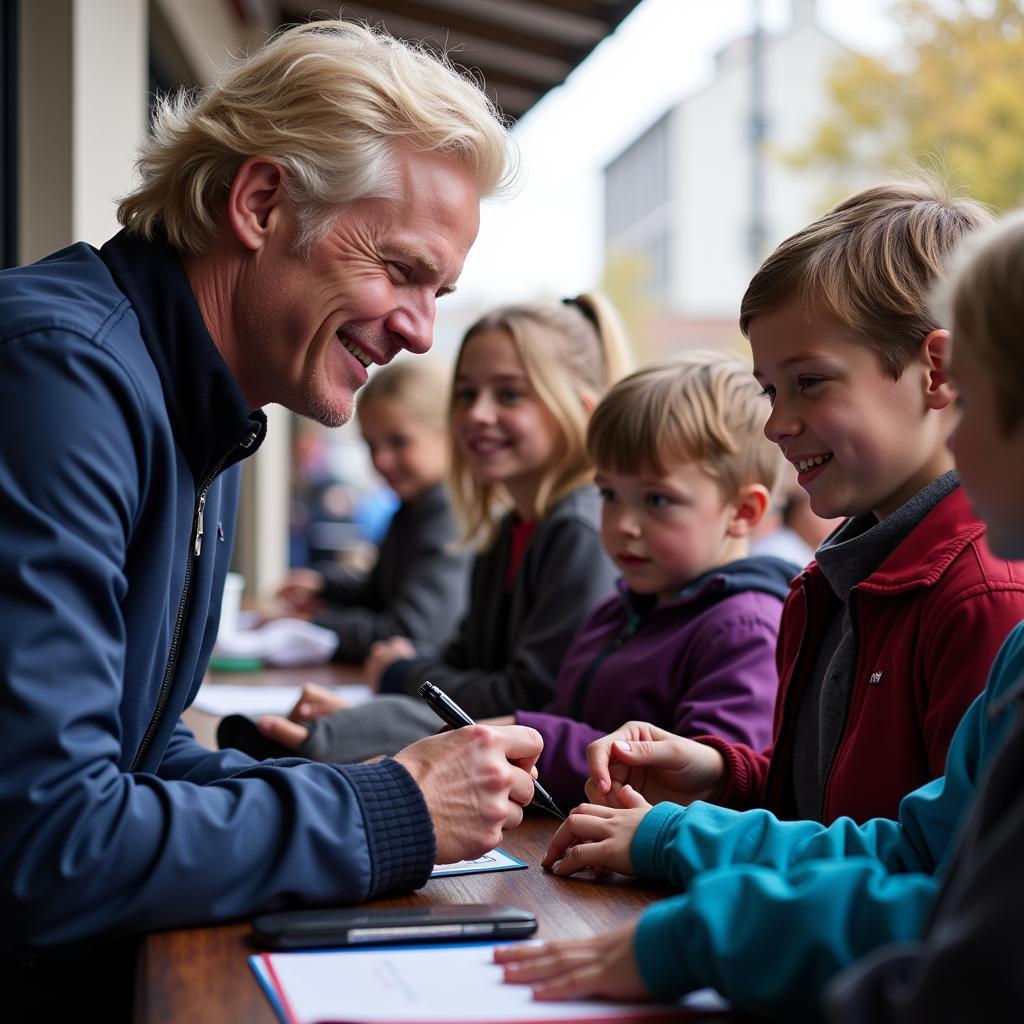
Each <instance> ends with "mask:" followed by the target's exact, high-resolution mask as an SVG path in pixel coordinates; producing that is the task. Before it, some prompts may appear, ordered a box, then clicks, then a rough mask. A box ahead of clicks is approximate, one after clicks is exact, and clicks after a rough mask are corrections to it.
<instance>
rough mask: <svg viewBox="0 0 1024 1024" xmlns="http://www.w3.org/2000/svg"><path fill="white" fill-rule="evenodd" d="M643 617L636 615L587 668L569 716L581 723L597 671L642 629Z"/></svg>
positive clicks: (575, 694)
mask: <svg viewBox="0 0 1024 1024" xmlns="http://www.w3.org/2000/svg"><path fill="white" fill-rule="evenodd" d="M642 618H643V616H642V615H638V614H636V613H634V614H633V615H632V616H631V617H630V619H629V621H628V622H627V623H626V624H625V625H624V626H623V627H622V629H620V630H619V632H618V635H617V636H616V637H615V639H614V640H612V642H611V643H610V644H608V645H607V646H606V647H605V648H604V650H603V651H600V652H599V653H598V654H597V655H596V656H595V657H594V659H593V661H591V663H590V664H589V665H588V666H587V670H586V672H584V673H583V676H582V677H581V679H580V681H579V682H578V683H577V684H576V689H575V690H574V691H573V695H572V704H571V707H570V710H569V716H570V717H571V718H575V719H576V720H577V721H580V720H581V719H582V717H583V702H584V701H585V700H586V699H587V691H588V690H589V689H590V684H591V682H593V679H594V676H595V675H597V670H598V669H599V668H600V667H601V666H602V665H603V664H604V663H605V661H606V660H607V659H608V657H609V656H610V655H612V654H614V653H615V651H617V650H618V649H619V648H620V647H621V646H622V645H623V644H624V643H625V642H626V641H627V640H628V639H629V638H630V637H631V636H633V635H634V634H635V633H636V631H637V630H638V629H639V628H640V622H641V620H642Z"/></svg>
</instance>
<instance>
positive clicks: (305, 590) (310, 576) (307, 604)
mask: <svg viewBox="0 0 1024 1024" xmlns="http://www.w3.org/2000/svg"><path fill="white" fill-rule="evenodd" d="M323 589H324V578H323V576H321V575H320V573H318V572H316V571H315V570H314V569H292V571H291V572H290V573H288V575H287V576H286V577H285V581H284V583H282V584H281V586H280V587H279V588H278V590H277V593H276V594H274V597H275V598H276V599H277V600H278V601H280V602H282V603H283V604H284V605H285V606H286V607H287V608H288V610H289V611H290V612H293V613H296V614H309V613H310V612H312V611H313V610H314V609H315V608H316V607H317V606H318V605H319V604H320V594H321V592H322V591H323Z"/></svg>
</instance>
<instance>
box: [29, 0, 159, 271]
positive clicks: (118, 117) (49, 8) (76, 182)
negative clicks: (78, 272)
mask: <svg viewBox="0 0 1024 1024" xmlns="http://www.w3.org/2000/svg"><path fill="white" fill-rule="evenodd" d="M146 21H147V18H146V2H145V0H42V2H37V3H30V4H29V3H25V4H22V5H21V26H20V49H21V53H20V57H21V82H20V89H19V107H20V110H19V115H20V125H19V137H20V147H19V174H20V193H21V195H20V203H19V240H18V241H19V257H20V259H21V261H22V262H24V263H27V262H31V261H32V260H36V259H39V258H40V257H41V256H45V255H46V254H47V253H49V252H52V251H53V250H54V249H60V248H62V247H63V246H65V245H68V244H69V243H71V242H74V241H87V242H92V243H93V244H94V245H98V244H101V243H102V242H104V241H105V240H106V239H107V238H109V237H110V236H111V235H112V234H114V232H115V231H116V230H117V222H116V219H115V200H116V198H117V197H118V196H120V195H122V194H123V193H124V192H126V191H127V190H128V188H129V187H130V184H131V181H132V166H133V163H134V160H135V153H136V148H137V146H138V142H139V139H140V138H141V137H142V134H143V132H144V131H145V130H146V87H147V73H146V67H147V42H146Z"/></svg>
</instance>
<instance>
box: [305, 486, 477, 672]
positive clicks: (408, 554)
mask: <svg viewBox="0 0 1024 1024" xmlns="http://www.w3.org/2000/svg"><path fill="white" fill-rule="evenodd" d="M457 537H458V526H457V524H456V522H455V519H454V517H453V515H452V511H451V507H450V506H449V504H448V497H447V495H446V494H445V490H444V487H443V486H442V485H440V484H438V485H437V486H436V487H432V488H431V489H430V490H429V491H427V492H426V493H425V494H423V495H422V496H421V497H420V498H418V499H417V500H416V501H413V502H403V503H402V504H401V505H400V506H399V508H398V511H397V512H396V513H395V515H394V517H393V518H392V520H391V524H390V525H389V526H388V531H387V533H386V534H385V536H384V540H383V542H382V543H381V546H380V552H379V553H378V556H377V562H376V564H375V565H374V566H373V568H372V569H371V570H370V572H369V573H368V574H359V575H356V574H353V573H349V572H346V571H344V570H342V569H340V568H339V567H337V566H317V568H318V569H320V571H321V572H322V573H323V574H324V577H325V580H326V586H325V588H324V592H323V597H324V600H325V601H326V602H327V607H326V608H324V609H323V610H322V611H320V612H319V613H318V614H317V616H316V622H317V623H318V624H319V625H321V626H326V627H327V628H328V629H332V630H334V631H335V632H336V633H337V634H338V649H337V650H336V651H335V653H334V660H335V661H362V660H363V659H364V658H365V657H366V655H367V652H368V651H369V648H370V645H371V644H372V643H374V642H375V641H377V640H386V639H387V638H388V637H392V636H405V637H408V638H409V639H410V640H412V641H413V642H414V643H416V645H417V649H419V648H420V647H421V646H422V647H423V648H424V649H425V651H430V650H436V647H437V645H438V644H439V643H441V642H443V641H444V640H445V639H446V638H447V637H449V636H450V635H451V634H452V631H453V630H454V629H455V626H456V623H458V621H459V618H460V617H461V615H462V612H463V610H464V609H465V607H466V583H467V576H468V573H469V561H470V556H469V554H468V553H467V552H465V551H457V550H453V548H452V545H453V544H454V542H455V540H456V539H457Z"/></svg>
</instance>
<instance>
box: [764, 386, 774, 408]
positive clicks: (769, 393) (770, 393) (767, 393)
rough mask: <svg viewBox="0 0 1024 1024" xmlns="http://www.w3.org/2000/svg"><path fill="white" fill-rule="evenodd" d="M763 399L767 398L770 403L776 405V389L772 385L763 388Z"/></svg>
mask: <svg viewBox="0 0 1024 1024" xmlns="http://www.w3.org/2000/svg"><path fill="white" fill-rule="evenodd" d="M761 397H762V398H767V399H768V401H769V403H770V404H772V405H774V404H775V388H773V387H772V386H771V385H770V384H765V386H764V387H763V388H761Z"/></svg>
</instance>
